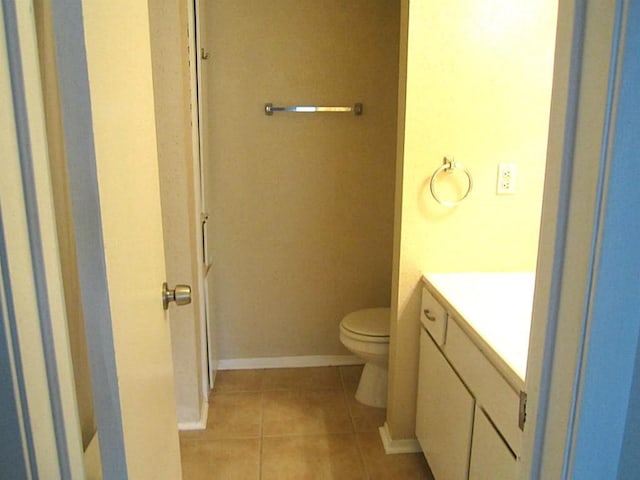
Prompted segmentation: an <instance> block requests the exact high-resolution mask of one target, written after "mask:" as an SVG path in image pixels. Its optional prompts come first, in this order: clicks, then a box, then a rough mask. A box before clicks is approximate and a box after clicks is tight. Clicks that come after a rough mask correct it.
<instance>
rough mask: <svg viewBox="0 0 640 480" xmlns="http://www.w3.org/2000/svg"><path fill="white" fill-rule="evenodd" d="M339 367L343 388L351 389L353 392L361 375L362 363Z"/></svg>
mask: <svg viewBox="0 0 640 480" xmlns="http://www.w3.org/2000/svg"><path fill="white" fill-rule="evenodd" d="M339 368H340V375H341V376H342V383H343V384H344V388H345V389H346V390H348V391H351V390H353V391H354V392H355V391H356V389H357V388H358V383H360V376H361V375H362V369H363V368H364V365H347V366H344V367H339Z"/></svg>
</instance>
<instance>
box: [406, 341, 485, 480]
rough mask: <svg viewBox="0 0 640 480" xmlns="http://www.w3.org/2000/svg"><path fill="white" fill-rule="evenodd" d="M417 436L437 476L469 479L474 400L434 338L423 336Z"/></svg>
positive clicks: (455, 479)
mask: <svg viewBox="0 0 640 480" xmlns="http://www.w3.org/2000/svg"><path fill="white" fill-rule="evenodd" d="M420 371H421V372H422V373H421V375H420V379H419V382H418V398H419V401H418V405H417V412H416V419H417V421H416V436H417V438H418V442H419V443H420V446H421V447H422V450H423V452H424V454H425V456H426V457H427V459H428V461H429V466H430V467H431V471H432V472H433V475H434V476H435V478H436V479H449V480H466V479H467V478H468V467H469V451H470V448H471V434H472V431H473V430H472V429H473V416H474V408H475V401H474V399H473V397H472V396H471V393H469V391H468V390H467V388H466V387H465V386H464V384H463V383H462V380H460V378H459V377H458V375H457V374H456V372H455V371H454V370H453V369H452V368H451V366H450V365H449V363H448V362H447V360H446V359H445V358H444V356H443V355H442V353H440V350H439V349H438V347H437V346H436V344H435V342H434V341H433V339H432V338H431V337H430V336H429V334H427V333H426V332H425V331H422V333H421V335H420Z"/></svg>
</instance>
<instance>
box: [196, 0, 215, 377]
mask: <svg viewBox="0 0 640 480" xmlns="http://www.w3.org/2000/svg"><path fill="white" fill-rule="evenodd" d="M206 6H207V4H206V2H205V1H201V0H195V2H194V10H195V11H194V14H195V15H194V16H195V40H196V42H195V44H196V49H195V58H196V65H197V69H196V83H197V86H196V89H197V92H198V98H197V104H198V111H197V114H198V130H199V133H200V136H199V141H200V152H199V160H200V162H199V167H200V182H199V183H200V206H201V210H202V213H201V225H202V248H203V252H202V263H203V266H202V268H201V269H200V271H201V272H202V275H203V278H202V284H203V285H204V298H205V302H204V303H205V311H206V331H207V353H208V361H209V386H210V387H211V388H212V387H213V384H214V381H215V376H216V371H217V368H218V363H217V355H216V344H215V318H214V311H215V310H214V305H212V303H211V300H212V299H213V298H214V295H213V288H214V284H213V275H211V270H212V268H213V265H212V262H211V249H212V247H211V238H212V236H211V234H210V233H211V232H210V229H211V226H212V225H213V223H212V222H211V219H210V218H209V213H208V212H211V211H212V208H211V188H210V183H211V182H210V180H209V179H210V178H211V175H212V171H211V167H212V165H211V161H210V160H209V137H208V128H209V126H208V120H209V119H208V117H207V105H208V73H207V72H208V67H209V65H210V63H211V62H212V61H213V59H210V58H209V52H208V48H207V22H206V19H207V14H206Z"/></svg>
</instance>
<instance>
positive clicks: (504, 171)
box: [496, 163, 517, 195]
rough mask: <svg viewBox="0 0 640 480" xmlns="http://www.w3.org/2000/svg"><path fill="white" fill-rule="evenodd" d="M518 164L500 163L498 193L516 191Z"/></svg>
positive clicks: (505, 193)
mask: <svg viewBox="0 0 640 480" xmlns="http://www.w3.org/2000/svg"><path fill="white" fill-rule="evenodd" d="M516 170H517V168H516V164H515V163H499V164H498V184H497V186H496V193H497V194H498V195H512V194H514V193H516Z"/></svg>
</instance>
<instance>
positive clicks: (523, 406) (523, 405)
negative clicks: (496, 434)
mask: <svg viewBox="0 0 640 480" xmlns="http://www.w3.org/2000/svg"><path fill="white" fill-rule="evenodd" d="M526 421H527V392H523V391H520V406H519V407H518V427H520V430H522V431H524V423H525V422H526Z"/></svg>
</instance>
